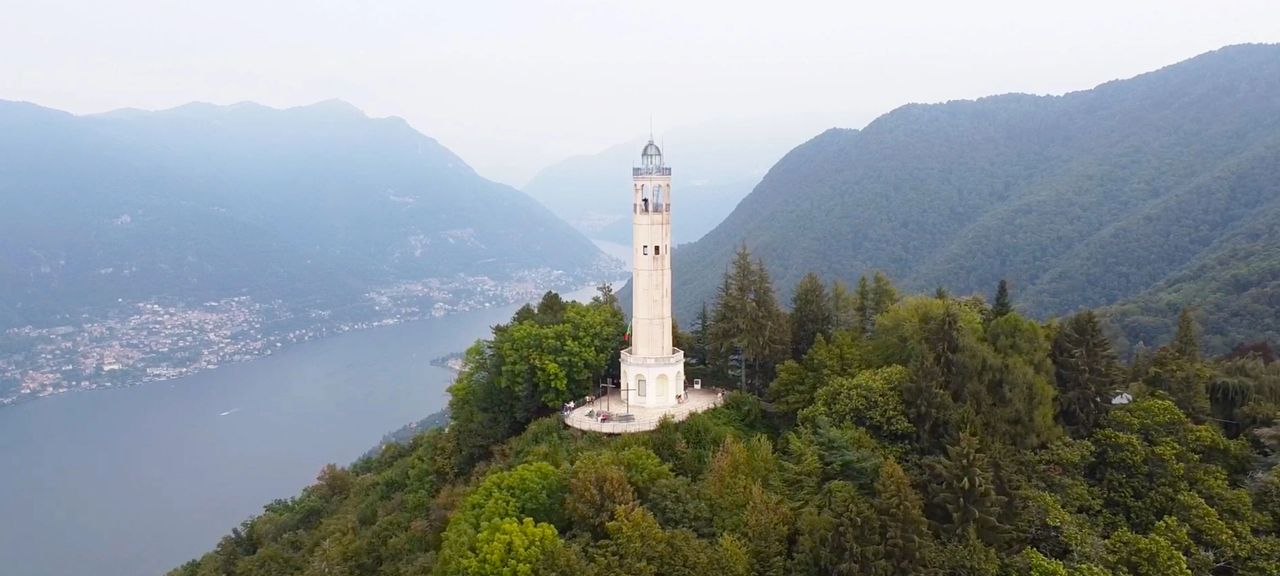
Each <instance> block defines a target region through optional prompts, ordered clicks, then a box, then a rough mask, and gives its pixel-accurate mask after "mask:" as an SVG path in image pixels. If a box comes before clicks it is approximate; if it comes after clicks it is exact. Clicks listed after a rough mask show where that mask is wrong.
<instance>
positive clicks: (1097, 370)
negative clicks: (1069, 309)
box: [1050, 312, 1121, 438]
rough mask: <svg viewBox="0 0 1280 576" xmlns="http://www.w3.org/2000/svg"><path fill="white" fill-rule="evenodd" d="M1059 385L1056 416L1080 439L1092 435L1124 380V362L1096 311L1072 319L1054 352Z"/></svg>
mask: <svg viewBox="0 0 1280 576" xmlns="http://www.w3.org/2000/svg"><path fill="white" fill-rule="evenodd" d="M1050 358H1051V359H1052V360H1053V368H1054V379H1055V380H1056V382H1057V385H1058V399H1057V410H1056V418H1057V420H1058V422H1059V423H1060V424H1062V426H1063V427H1064V428H1066V430H1067V431H1068V432H1069V433H1071V435H1072V436H1074V437H1076V438H1081V437H1084V436H1088V435H1089V433H1090V432H1092V431H1093V428H1094V426H1096V425H1097V423H1098V419H1099V418H1101V417H1102V415H1103V413H1104V411H1105V410H1106V407H1107V406H1108V405H1109V401H1110V397H1111V395H1112V394H1113V393H1114V392H1115V390H1116V388H1117V386H1118V385H1119V383H1120V377H1121V372H1120V363H1119V361H1118V360H1117V359H1116V356H1115V354H1114V353H1113V352H1112V351H1111V343H1110V342H1109V341H1108V340H1107V337H1106V336H1104V335H1103V334H1102V328H1101V327H1100V326H1099V324H1098V318H1097V316H1096V315H1094V313H1093V312H1081V313H1079V314H1076V315H1075V316H1072V317H1071V318H1070V319H1068V320H1067V321H1066V322H1065V323H1064V324H1063V325H1062V326H1061V327H1060V328H1059V329H1058V333H1057V335H1056V336H1055V337H1054V339H1053V349H1052V353H1051V355H1050Z"/></svg>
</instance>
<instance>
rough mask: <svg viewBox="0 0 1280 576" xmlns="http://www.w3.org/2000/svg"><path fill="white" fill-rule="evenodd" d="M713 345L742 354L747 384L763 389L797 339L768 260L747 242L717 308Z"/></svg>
mask: <svg viewBox="0 0 1280 576" xmlns="http://www.w3.org/2000/svg"><path fill="white" fill-rule="evenodd" d="M710 334H711V337H710V342H711V347H712V348H713V349H714V350H715V351H716V353H717V354H718V355H719V356H720V357H721V358H725V359H727V358H728V357H729V356H730V355H732V354H734V353H735V352H736V353H739V354H740V355H741V361H742V370H743V374H742V378H743V381H744V385H746V381H747V380H748V377H749V379H750V385H751V386H752V387H753V388H756V389H759V388H760V387H761V385H762V383H763V382H764V381H766V380H767V379H768V376H769V375H770V374H771V372H772V370H773V366H774V365H775V364H776V363H778V362H781V361H782V360H783V359H785V358H786V356H787V354H788V352H789V348H788V342H789V340H790V339H791V329H790V325H789V323H788V320H787V315H786V313H785V312H783V311H782V309H781V308H779V307H778V301H777V296H776V295H775V294H774V291H773V284H772V281H771V280H770V279H769V271H768V270H767V269H766V268H765V266H764V262H762V261H758V260H757V261H755V262H753V261H752V260H751V253H750V252H748V251H747V248H746V246H743V247H741V248H739V249H738V252H737V254H736V255H735V256H734V259H733V264H732V265H731V267H730V269H729V270H728V271H726V272H725V276H724V280H723V283H722V284H721V287H720V292H719V294H718V295H717V297H716V302H715V305H714V307H713V308H712V312H711V323H710Z"/></svg>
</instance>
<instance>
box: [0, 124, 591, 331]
mask: <svg viewBox="0 0 1280 576" xmlns="http://www.w3.org/2000/svg"><path fill="white" fill-rule="evenodd" d="M0 200H3V203H4V209H3V210H0V230H3V231H4V233H3V234H0V327H10V326H16V325H23V324H35V325H37V326H45V325H51V324H54V323H58V322H66V321H67V320H68V319H71V318H79V315H80V314H85V313H91V314H92V313H99V312H101V311H103V310H104V309H107V308H111V307H113V306H116V305H117V304H118V303H123V304H124V305H126V306H127V305H132V304H133V303H136V302H139V301H147V300H151V299H169V300H170V301H177V302H186V303H192V302H194V303H199V302H203V301H205V300H208V299H217V298H230V297H237V296H250V297H254V298H256V299H258V300H260V301H270V300H273V299H277V298H278V299H283V300H285V301H287V302H289V303H291V304H305V305H307V306H315V307H327V306H337V305H345V304H350V303H351V301H352V300H353V299H354V298H356V297H357V296H359V295H360V294H362V293H364V292H365V291H368V290H370V289H372V288H374V287H380V286H385V285H388V284H392V283H395V282H398V281H404V280H421V279H424V278H427V277H448V276H451V275H454V274H459V273H466V274H469V275H485V274H488V275H491V276H493V277H495V278H502V277H505V276H508V275H510V274H512V273H514V272H516V271H520V270H532V269H541V268H547V269H559V270H565V271H581V270H585V269H588V268H590V267H592V266H595V265H597V264H598V263H599V261H600V259H601V258H603V255H602V254H601V253H600V252H599V251H598V250H596V249H595V247H594V246H592V245H591V243H590V242H589V241H588V240H587V239H586V238H585V237H583V236H582V235H581V234H579V233H577V232H576V231H574V230H573V229H572V228H570V227H569V226H568V225H566V224H565V223H563V222H561V221H560V220H558V219H556V218H555V217H554V216H553V215H552V214H551V213H550V212H548V211H547V210H546V209H545V208H543V207H542V206H540V205H539V204H538V203H537V202H535V201H533V200H532V199H530V198H529V197H527V196H525V195H524V194H522V193H520V192H519V191H517V190H515V189H512V188H510V187H508V186H504V185H500V184H496V183H493V182H490V181H488V180H485V179H484V178H482V177H480V176H479V175H477V174H476V173H475V172H474V171H473V170H472V169H471V168H470V167H469V166H467V164H466V163H465V162H463V161H462V159H460V158H458V157H457V156H456V155H454V154H453V153H452V152H450V151H449V150H448V149H446V148H445V147H443V146H441V145H440V144H439V143H438V142H436V141H435V140H433V139H431V138H429V137H427V136H424V135H423V134H421V133H419V132H417V131H415V130H414V129H413V128H412V127H410V126H409V125H408V124H407V123H406V122H405V121H403V120H401V119H399V118H380V119H374V118H369V117H367V116H365V115H364V114H363V113H361V112H360V111H359V110H357V109H355V108H354V107H352V106H350V105H349V104H346V103H343V102H338V101H330V102H323V103H320V104H316V105H312V106H305V107H300V108H291V109H287V110H277V109H272V108H267V107H265V106H260V105H257V104H252V103H243V104H237V105H233V106H214V105H210V104H189V105H186V106H182V107H179V108H175V109H172V110H165V111H159V112H144V111H138V110H121V111H117V112H111V113H107V114H100V115H91V116H73V115H71V114H67V113H64V112H59V111H56V110H51V109H47V108H41V107H39V106H36V105H33V104H27V103H17V102H4V101H0Z"/></svg>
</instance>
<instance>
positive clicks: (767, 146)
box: [524, 122, 808, 243]
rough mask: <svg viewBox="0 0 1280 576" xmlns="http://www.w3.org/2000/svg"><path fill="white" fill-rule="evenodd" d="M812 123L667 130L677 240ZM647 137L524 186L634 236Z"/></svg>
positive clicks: (564, 213)
mask: <svg viewBox="0 0 1280 576" xmlns="http://www.w3.org/2000/svg"><path fill="white" fill-rule="evenodd" d="M806 130H807V129H806V128H805V127H804V126H800V125H796V124H794V123H786V124H783V123H770V122H748V123H736V124H734V123H724V122H719V123H707V124H701V125H697V126H689V127H684V128H677V129H674V130H671V131H670V132H668V133H666V134H664V135H663V137H662V138H661V139H662V140H663V141H664V142H663V144H664V147H663V152H664V153H665V154H666V156H667V160H668V163H669V164H671V165H673V166H674V168H673V169H674V170H675V174H674V178H675V179H674V180H673V182H672V185H673V186H674V192H675V194H676V196H675V198H676V200H675V201H676V202H679V206H680V212H679V214H677V215H676V218H677V219H678V220H677V221H676V222H675V223H674V225H673V229H672V234H673V235H674V236H675V241H676V242H678V243H679V242H692V241H693V240H697V239H698V238H701V237H702V235H703V234H706V233H707V231H708V230H711V229H712V228H713V227H715V225H716V224H719V223H720V221H721V220H723V219H724V217H725V216H727V215H728V214H729V212H730V211H732V210H733V207H734V206H736V205H737V204H738V201H739V200H742V198H743V197H744V196H746V195H747V193H748V192H750V191H751V188H752V187H753V186H755V185H756V183H758V182H759V181H760V178H761V177H762V176H764V174H765V171H766V170H768V168H769V166H772V165H773V163H774V162H777V161H778V159H779V158H781V157H782V155H783V154H785V153H786V151H787V150H789V149H790V148H791V147H793V146H795V145H796V144H797V143H799V142H801V141H803V140H804V138H805V137H806V136H807V134H808V132H807V131H806ZM646 140H647V138H636V139H634V140H631V141H628V142H624V143H621V144H618V145H616V146H613V147H610V148H608V149H607V150H603V151H601V152H599V153H597V154H592V155H587V156H575V157H573V158H569V159H567V160H564V161H563V162H560V163H558V164H555V165H552V166H549V167H547V168H546V169H544V170H542V171H541V172H539V173H538V175H537V176H536V177H534V179H533V180H531V181H530V182H529V183H528V184H527V185H525V186H524V191H525V192H527V193H528V194H529V195H530V196H533V197H534V198H537V199H538V200H539V201H541V202H542V203H543V204H545V205H546V206H547V207H548V208H550V209H551V210H552V211H553V212H555V213H556V214H557V215H559V216H560V217H561V218H564V219H565V220H566V221H568V222H569V223H570V224H572V225H574V226H575V227H576V228H578V230H581V231H582V232H583V233H584V234H586V235H587V236H589V237H591V238H596V239H600V240H608V241H612V242H620V243H629V242H631V221H630V220H629V219H628V216H629V215H630V213H631V196H630V190H631V167H632V166H633V165H634V164H635V163H636V162H637V161H639V159H640V149H641V148H642V147H643V146H644V143H645V141H646ZM676 143H678V145H677V144H676ZM667 144H670V146H667Z"/></svg>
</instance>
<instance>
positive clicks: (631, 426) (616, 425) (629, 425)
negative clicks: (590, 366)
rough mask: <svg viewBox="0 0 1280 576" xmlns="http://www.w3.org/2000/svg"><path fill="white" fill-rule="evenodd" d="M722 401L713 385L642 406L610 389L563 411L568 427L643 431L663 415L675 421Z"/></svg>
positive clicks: (592, 429)
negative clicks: (672, 402) (662, 404)
mask: <svg viewBox="0 0 1280 576" xmlns="http://www.w3.org/2000/svg"><path fill="white" fill-rule="evenodd" d="M722 402H724V392H723V391H720V390H714V389H701V390H699V389H693V388H687V389H685V394H684V397H683V400H681V401H680V402H679V403H677V404H676V405H675V406H668V407H666V408H646V407H643V406H637V405H635V404H630V405H628V403H627V402H626V400H624V399H623V397H622V394H621V392H619V391H616V390H614V391H611V393H610V394H609V395H608V396H607V397H601V398H595V399H594V400H591V401H589V402H584V403H583V404H582V405H578V406H575V407H574V408H573V409H572V410H568V411H566V412H565V415H564V422H565V424H568V425H569V426H570V427H573V428H577V429H579V430H590V431H592V432H603V433H605V434H629V433H631V432H647V431H649V430H653V429H654V428H657V427H658V422H660V421H662V418H663V417H664V416H670V417H671V419H672V420H675V421H676V422H679V421H681V420H684V419H685V418H688V417H689V415H690V414H696V413H698V412H702V411H704V410H710V409H712V408H715V407H716V406H719V405H720V404H721V403H722Z"/></svg>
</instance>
